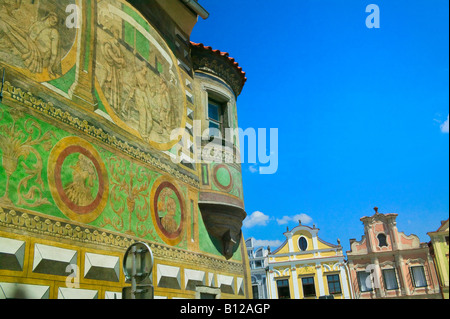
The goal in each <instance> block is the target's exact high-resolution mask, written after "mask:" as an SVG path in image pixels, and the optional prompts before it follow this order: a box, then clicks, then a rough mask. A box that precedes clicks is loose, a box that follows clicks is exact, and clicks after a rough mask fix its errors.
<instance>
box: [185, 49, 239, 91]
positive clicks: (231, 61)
mask: <svg viewBox="0 0 450 319" xmlns="http://www.w3.org/2000/svg"><path fill="white" fill-rule="evenodd" d="M191 45H192V46H194V47H197V48H201V49H205V50H208V51H211V52H213V53H214V54H217V55H220V56H222V57H225V58H227V59H228V61H230V63H231V64H233V66H234V67H235V68H236V69H237V70H238V71H239V73H240V74H241V76H242V85H244V84H245V82H247V77H246V73H245V72H244V70H243V69H242V68H241V67H240V66H239V63H237V62H236V60H235V59H234V58H232V57H230V54H229V53H227V52H222V51H220V50H214V49H213V48H212V47H210V46H205V45H204V44H203V43H194V42H192V41H191Z"/></svg>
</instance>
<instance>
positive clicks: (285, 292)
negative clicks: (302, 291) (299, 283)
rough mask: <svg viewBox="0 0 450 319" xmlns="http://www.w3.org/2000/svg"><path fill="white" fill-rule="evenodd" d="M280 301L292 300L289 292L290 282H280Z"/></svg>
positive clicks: (278, 283)
mask: <svg viewBox="0 0 450 319" xmlns="http://www.w3.org/2000/svg"><path fill="white" fill-rule="evenodd" d="M277 287H278V299H291V292H290V290H289V280H287V279H286V280H278V281H277Z"/></svg>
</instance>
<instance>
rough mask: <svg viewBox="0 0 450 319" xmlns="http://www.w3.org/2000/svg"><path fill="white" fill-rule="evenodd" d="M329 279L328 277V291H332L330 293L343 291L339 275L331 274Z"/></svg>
mask: <svg viewBox="0 0 450 319" xmlns="http://www.w3.org/2000/svg"><path fill="white" fill-rule="evenodd" d="M327 279H328V291H329V292H330V294H332V295H334V294H340V293H342V290H341V281H340V279H339V275H329V276H327Z"/></svg>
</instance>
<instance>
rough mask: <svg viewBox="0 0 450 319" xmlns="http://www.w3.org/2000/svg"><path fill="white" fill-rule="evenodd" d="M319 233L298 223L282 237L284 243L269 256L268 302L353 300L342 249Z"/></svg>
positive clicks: (315, 229) (316, 229) (317, 230)
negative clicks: (320, 299) (276, 300)
mask: <svg viewBox="0 0 450 319" xmlns="http://www.w3.org/2000/svg"><path fill="white" fill-rule="evenodd" d="M318 233H319V229H318V228H316V227H315V226H314V227H313V228H311V227H309V226H305V225H302V224H301V223H300V225H298V226H297V227H295V228H294V229H292V230H289V229H288V230H287V232H286V233H284V236H285V237H286V240H285V242H284V243H283V244H282V245H281V246H280V247H279V248H278V249H276V250H275V251H274V252H272V253H270V254H269V256H268V257H269V271H268V272H269V274H268V284H267V286H268V294H269V298H270V299H317V298H324V297H329V296H332V298H334V299H351V298H352V292H351V286H350V281H349V276H348V269H347V266H346V263H345V258H344V255H343V250H342V246H341V245H340V244H338V245H334V244H330V243H328V242H325V241H323V240H322V239H320V238H319V236H318Z"/></svg>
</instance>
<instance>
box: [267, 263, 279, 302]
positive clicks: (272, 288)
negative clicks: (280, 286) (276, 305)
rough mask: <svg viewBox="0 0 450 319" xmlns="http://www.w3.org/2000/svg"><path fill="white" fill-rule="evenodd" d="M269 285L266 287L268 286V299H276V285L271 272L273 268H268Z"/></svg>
mask: <svg viewBox="0 0 450 319" xmlns="http://www.w3.org/2000/svg"><path fill="white" fill-rule="evenodd" d="M268 278H269V285H268V287H270V299H277V298H278V297H277V285H276V282H275V276H274V273H273V269H270V270H269V277H268Z"/></svg>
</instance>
